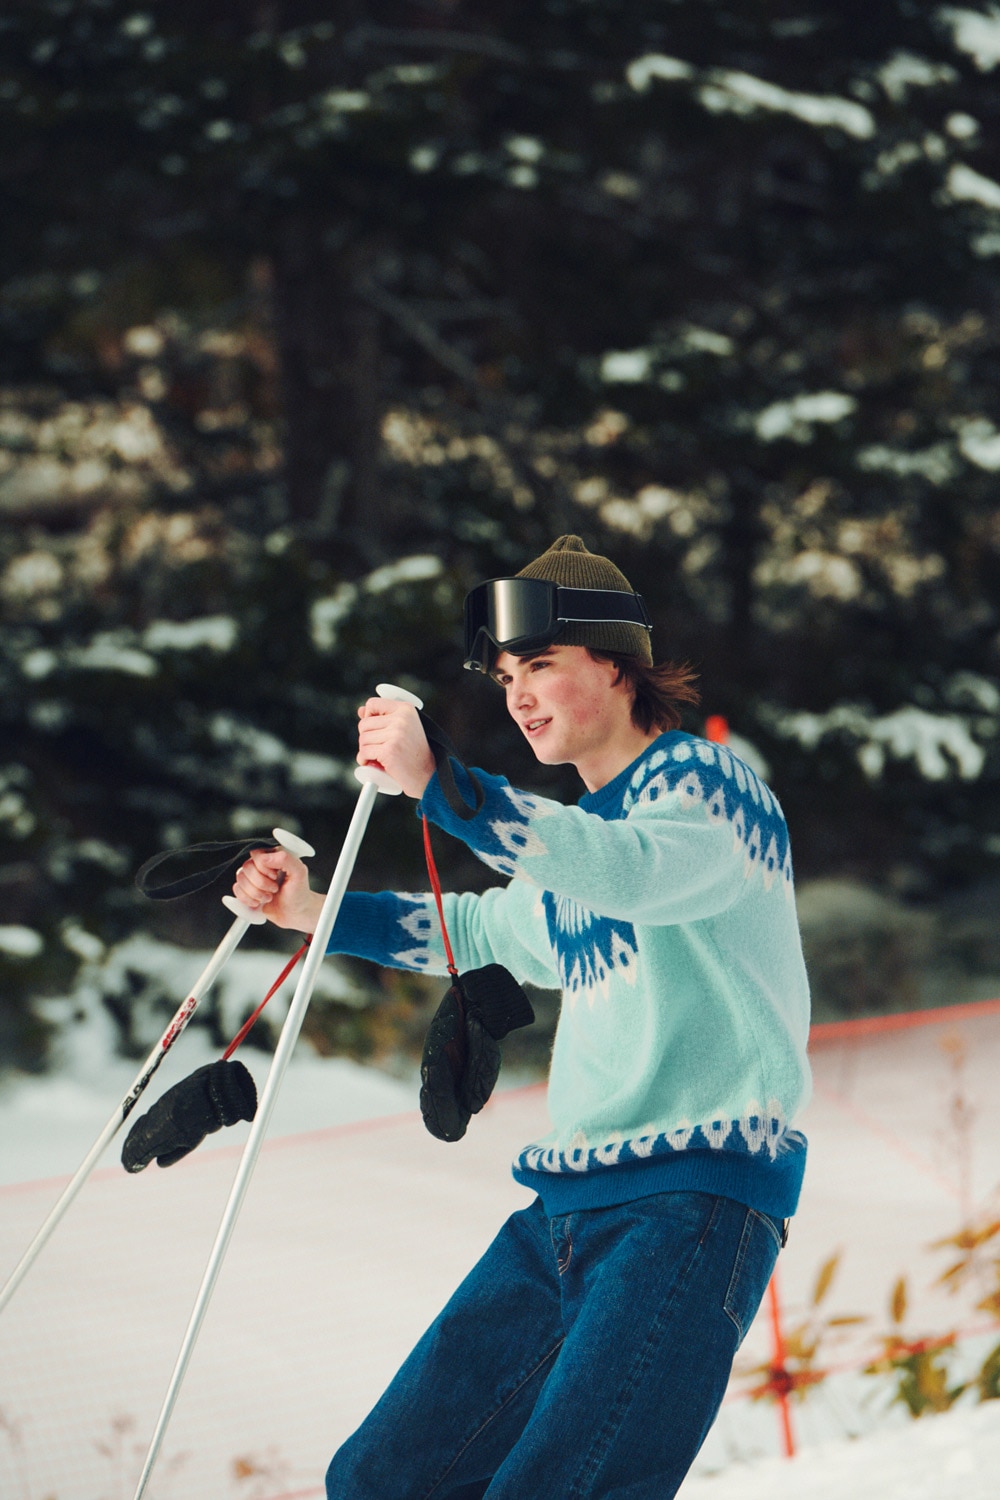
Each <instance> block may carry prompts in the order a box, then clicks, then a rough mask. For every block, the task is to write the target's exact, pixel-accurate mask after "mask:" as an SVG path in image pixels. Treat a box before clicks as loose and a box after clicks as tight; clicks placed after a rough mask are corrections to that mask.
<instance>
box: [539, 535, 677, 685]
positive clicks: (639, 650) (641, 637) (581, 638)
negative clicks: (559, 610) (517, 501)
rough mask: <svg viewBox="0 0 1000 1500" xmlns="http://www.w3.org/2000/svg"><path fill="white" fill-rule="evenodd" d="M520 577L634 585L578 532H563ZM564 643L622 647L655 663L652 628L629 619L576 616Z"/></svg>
mask: <svg viewBox="0 0 1000 1500" xmlns="http://www.w3.org/2000/svg"><path fill="white" fill-rule="evenodd" d="M517 576H518V578H544V579H545V580H546V581H547V582H548V583H557V584H559V585H561V587H562V588H569V589H614V590H617V591H619V592H621V593H625V594H631V593H632V592H633V589H632V585H631V584H630V583H629V581H628V579H627V578H626V577H625V574H624V573H623V572H622V571H621V569H620V568H616V567H615V565H614V563H613V562H612V561H611V559H610V558H608V557H599V556H598V554H597V553H596V552H588V550H587V548H586V547H585V546H584V544H583V542H582V541H581V540H580V538H579V537H578V536H560V537H557V538H556V540H555V541H554V542H553V543H552V546H551V547H550V548H549V549H548V551H547V552H543V553H542V555H541V557H536V558H535V560H534V562H530V563H529V564H528V566H527V567H526V568H522V569H521V571H520V573H518V575H517ZM557 644H558V645H560V646H593V647H594V648H595V650H598V651H620V652H621V653H622V655H623V656H638V657H639V659H640V661H644V662H646V664H647V665H652V661H653V655H652V652H651V651H650V649H649V631H648V630H647V629H646V628H645V627H644V626H643V625H633V624H631V623H630V622H629V621H627V620H572V621H570V623H569V624H568V625H564V626H563V628H562V630H561V631H560V632H559V635H558V637H557Z"/></svg>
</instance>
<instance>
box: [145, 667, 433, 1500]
mask: <svg viewBox="0 0 1000 1500" xmlns="http://www.w3.org/2000/svg"><path fill="white" fill-rule="evenodd" d="M376 692H377V693H378V694H379V696H380V697H381V698H395V699H398V700H399V701H401V702H404V703H412V704H413V705H414V707H415V708H423V703H422V702H421V701H420V699H419V698H417V697H416V696H415V695H414V694H413V693H408V692H407V691H406V689H405V688H398V687H394V686H392V684H391V683H385V682H381V683H379V685H378V687H377V688H376ZM354 774H355V776H356V777H357V779H358V780H359V781H360V782H362V783H363V785H362V789H361V795H360V797H359V798H358V801H357V805H356V807H355V809H354V816H353V817H352V818H351V823H350V827H349V828H348V830H347V837H346V839H345V840H344V846H343V848H342V849H341V851H340V858H339V859H338V861H337V868H336V869H335V870H334V872H333V880H332V882H331V884H330V889H329V890H328V891H327V893H326V897H325V899H324V901H323V906H322V910H321V911H320V915H319V921H318V922H317V923H316V931H315V932H314V933H313V937H312V943H311V945H310V948H309V952H308V954H307V955H306V961H305V964H304V965H303V968H302V973H301V974H300V975H299V982H298V984H297V985H296V987H295V994H294V996H293V997H292V1003H291V1005H290V1006H289V1010H288V1015H287V1016H286V1018H285V1023H284V1025H283V1026H282V1028H281V1035H280V1037H279V1038H278V1045H277V1047H276V1048H275V1052H274V1058H273V1060H272V1063H271V1067H270V1070H269V1072H268V1075H267V1082H266V1083H265V1085H264V1090H263V1093H262V1094H261V1096H260V1104H259V1105H258V1108H257V1115H256V1118H255V1120H254V1122H253V1125H252V1127H251V1130H250V1135H249V1138H248V1139H247V1143H246V1145H245V1146H244V1148H243V1155H242V1156H241V1157H240V1164H239V1167H238V1169H237V1172H236V1177H235V1180H234V1182H233V1186H232V1190H231V1192H230V1194H229V1201H228V1202H227V1204H226V1208H225V1212H224V1213H223V1216H222V1222H221V1224H220V1226H219V1232H218V1234H217V1236H216V1239H215V1244H214V1245H213V1247H212V1253H211V1255H210V1256H209V1260H208V1266H207V1267H206V1270H205V1275H204V1277H203V1279H202V1283H201V1287H200V1289H199V1292H198V1296H197V1299H196V1300H195V1305H194V1311H193V1312H192V1314H191V1320H190V1322H189V1323H188V1327H187V1332H186V1333H185V1335H184V1342H183V1343H182V1344H181V1350H180V1353H179V1355H178V1356H177V1363H176V1365H175V1366H174V1372H173V1374H172V1376H171V1377H170V1384H169V1386H168V1387H167V1394H166V1396H165V1397H164V1398H163V1406H162V1408H161V1410H160V1415H159V1418H158V1420H157V1423H156V1428H155V1431H154V1432H153V1436H152V1439H151V1441H150V1444H149V1451H148V1453H147V1454H146V1461H145V1463H144V1464H143V1467H142V1473H141V1474H140V1476H139V1484H138V1487H137V1488H136V1492H135V1496H134V1500H141V1497H142V1495H143V1494H144V1493H145V1489H146V1485H147V1483H148V1482H149V1476H150V1475H151V1474H152V1472H153V1466H154V1465H155V1463H156V1459H157V1456H158V1454H159V1451H160V1448H161V1446H162V1443H163V1438H164V1434H165V1433H166V1430H167V1424H168V1423H169V1421H170V1417H171V1414H172V1413H173V1409H174V1405H175V1403H176V1401H177V1396H178V1394H179V1392H180V1388H181V1382H182V1381H183V1379H184V1376H185V1374H186V1372H187V1367H188V1364H189V1362H190V1359H191V1355H192V1353H193V1351H194V1346H195V1343H196V1341H197V1338H198V1334H199V1332H200V1330H201V1325H202V1322H203V1321H204V1318H205V1313H206V1312H207V1311H208V1304H209V1300H210V1299H211V1296H212V1292H213V1291H214V1289H215V1283H216V1281H217V1280H218V1276H219V1271H220V1270H221V1268H222V1261H223V1258H224V1256H225V1253H226V1250H227V1248H228V1246H229V1241H230V1239H231V1238H232V1233H233V1229H234V1228H235V1226H236V1219H237V1217H238V1215H239V1212H240V1209H241V1208H242V1206H243V1199H244V1198H245V1197H246V1191H247V1188H248V1187H249V1185H250V1177H251V1174H252V1172H253V1169H254V1167H255V1166H256V1164H257V1158H258V1156H259V1155H260V1149H261V1146H262V1145H263V1144H264V1135H265V1132H266V1130H267V1126H268V1122H269V1120H270V1118H271V1114H272V1112H273V1110H274V1105H275V1101H276V1099H277V1097H278V1090H279V1089H280V1087H281V1081H282V1079H283V1078H284V1075H285V1071H286V1069H287V1067H288V1063H289V1061H290V1059H291V1055H292V1049H293V1048H294V1046H295V1043H296V1042H297V1041H298V1036H299V1032H300V1030H301V1029H302V1022H303V1021H304V1020H305V1014H306V1009H307V1007H308V1005H309V1000H310V997H311V996H312V992H313V987H314V986H315V983H316V978H317V975H318V973H319V967H320V965H321V964H322V962H323V959H324V957H325V956H326V947H327V943H328V942H329V941H330V934H331V933H332V932H333V927H334V923H335V922H336V920H337V913H338V912H339V911H340V904H341V902H342V900H343V898H344V892H345V890H346V889H347V882H348V881H349V880H350V878H351V872H352V870H353V869H354V862H355V860H356V859H357V855H358V849H359V848H360V845H361V840H362V838H363V837H364V832H365V829H366V827H367V826H368V819H369V817H370V816H371V810H372V807H373V805H374V802H375V798H376V796H377V795H378V793H379V792H386V793H388V794H389V795H390V796H398V795H399V793H400V792H401V791H402V787H399V786H397V785H396V783H395V782H394V781H393V780H392V778H391V777H390V776H387V775H386V773H385V772H384V771H381V770H378V769H376V767H374V766H359V767H358V768H357V770H356V771H355V773H354Z"/></svg>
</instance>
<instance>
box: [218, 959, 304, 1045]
mask: <svg viewBox="0 0 1000 1500" xmlns="http://www.w3.org/2000/svg"><path fill="white" fill-rule="evenodd" d="M311 942H312V938H311V937H307V938H306V940H305V942H304V943H303V944H302V947H301V948H300V949H299V950H298V952H297V953H293V954H292V956H291V958H290V959H289V960H288V962H287V964H286V965H285V967H284V968H283V969H282V971H281V973H280V974H279V975H278V977H277V979H276V980H275V981H274V983H273V984H272V986H271V988H270V989H269V990H268V992H267V994H266V995H265V996H264V998H263V1000H262V1001H261V1002H260V1004H259V1005H258V1007H257V1009H256V1010H255V1011H254V1013H253V1015H252V1016H248V1017H247V1019H246V1020H245V1021H244V1022H243V1025H242V1026H241V1027H240V1029H239V1031H238V1032H237V1033H236V1035H235V1036H234V1037H233V1039H232V1041H231V1042H230V1043H229V1046H228V1047H227V1048H226V1050H225V1052H223V1054H222V1061H223V1062H228V1061H229V1059H230V1058H231V1057H232V1055H233V1053H234V1052H235V1051H236V1049H237V1047H238V1046H239V1045H240V1042H242V1041H243V1039H244V1037H246V1036H248V1035H249V1033H250V1031H251V1030H252V1028H253V1026H254V1025H255V1023H256V1021H257V1018H258V1016H259V1015H260V1013H261V1011H262V1010H263V1009H264V1006H265V1005H266V1004H267V1002H268V1001H269V1000H270V998H271V996H272V995H276V994H277V992H278V991H279V990H280V989H281V986H282V985H283V984H284V982H285V980H286V979H287V978H288V976H289V974H290V973H291V972H292V970H293V969H294V968H295V965H296V964H297V963H298V961H299V959H300V958H301V957H302V955H303V953H307V952H308V951H309V944H310V943H311Z"/></svg>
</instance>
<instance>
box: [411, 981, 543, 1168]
mask: <svg viewBox="0 0 1000 1500" xmlns="http://www.w3.org/2000/svg"><path fill="white" fill-rule="evenodd" d="M534 1019H535V1013H534V1011H533V1010H532V1008H531V1003H530V1001H529V1000H528V997H527V995H526V994H525V993H524V991H523V990H522V988H521V986H520V985H519V984H518V982H517V980H516V979H515V978H514V976H513V974H511V973H510V971H509V970H508V969H505V968H504V967H503V965H502V964H487V965H486V966H485V968H482V969H472V970H470V971H469V973H468V974H462V975H459V976H456V978H455V979H454V980H453V982H452V986H451V988H450V989H449V991H448V993H447V994H446V995H445V997H444V999H443V1000H442V1001H441V1004H440V1005H439V1006H438V1008H437V1011H436V1013H435V1015H434V1019H433V1020H432V1021H431V1024H430V1027H429V1028H428V1031H427V1039H426V1041H425V1042H424V1055H423V1059H422V1061H421V1065H420V1080H421V1087H420V1113H421V1114H422V1115H423V1117H424V1124H425V1125H426V1126H427V1129H428V1130H429V1131H430V1133H431V1135H433V1136H436V1137H437V1138H438V1140H440V1141H458V1140H461V1138H462V1136H463V1135H464V1134H465V1131H466V1127H467V1126H468V1123H469V1120H470V1118H471V1116H472V1115H475V1114H478V1113H479V1111H480V1110H481V1109H482V1107H483V1105H484V1104H485V1103H486V1101H487V1099H488V1098H489V1097H490V1095H491V1094H492V1092H493V1088H494V1085H495V1084H496V1081H497V1078H498V1076H499V1073H500V1048H499V1045H498V1043H499V1042H500V1041H501V1040H502V1038H503V1037H505V1036H506V1035H507V1033H508V1031H514V1030H516V1029H517V1027H519V1026H530V1025H531V1023H532V1021H533V1020H534Z"/></svg>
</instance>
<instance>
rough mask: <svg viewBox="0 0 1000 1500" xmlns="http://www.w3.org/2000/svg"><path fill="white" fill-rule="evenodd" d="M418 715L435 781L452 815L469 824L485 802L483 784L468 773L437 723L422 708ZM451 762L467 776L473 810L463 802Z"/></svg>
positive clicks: (476, 777) (471, 773)
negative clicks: (433, 766)
mask: <svg viewBox="0 0 1000 1500" xmlns="http://www.w3.org/2000/svg"><path fill="white" fill-rule="evenodd" d="M418 713H419V715H420V722H421V724H422V725H423V730H424V734H425V735H426V736H427V743H428V744H429V745H430V747H431V754H432V755H433V757H434V763H435V765H436V766H437V774H438V781H440V783H441V790H442V792H443V793H444V800H445V801H446V802H447V804H448V806H449V807H450V808H451V810H452V812H453V813H455V814H456V815H457V816H458V817H460V818H462V819H463V820H464V821H465V822H469V821H470V819H472V818H474V817H475V816H476V814H477V813H478V812H479V809H480V808H481V807H482V805H483V803H484V802H485V801H486V793H485V792H484V791H483V787H482V783H481V781H480V780H479V778H478V776H476V775H474V774H473V772H472V771H470V770H469V768H468V766H467V765H466V764H465V762H464V761H463V760H462V757H461V756H460V755H459V753H458V751H457V750H456V749H455V746H454V745H453V744H452V742H451V740H450V739H449V738H448V736H447V735H446V734H445V732H444V730H443V729H442V728H441V726H440V724H435V722H434V720H433V719H432V718H430V717H429V715H428V714H425V713H424V711H423V710H422V709H418ZM452 761H455V763H456V764H457V765H458V766H459V767H460V769H461V770H462V771H463V773H464V774H465V776H466V777H468V781H469V785H470V786H471V787H472V795H473V797H474V799H475V801H474V805H473V806H472V807H470V806H469V804H468V803H467V802H466V801H465V799H464V797H463V796H462V793H461V792H460V791H459V789H458V783H457V782H456V780H455V772H454V770H453V769H452V765H451V763H452Z"/></svg>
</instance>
